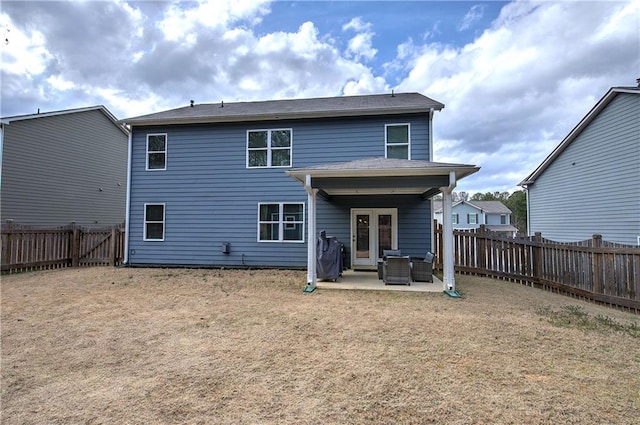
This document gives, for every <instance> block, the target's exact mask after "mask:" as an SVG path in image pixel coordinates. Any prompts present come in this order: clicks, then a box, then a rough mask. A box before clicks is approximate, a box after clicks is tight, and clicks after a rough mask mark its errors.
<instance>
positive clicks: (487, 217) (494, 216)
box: [433, 201, 518, 237]
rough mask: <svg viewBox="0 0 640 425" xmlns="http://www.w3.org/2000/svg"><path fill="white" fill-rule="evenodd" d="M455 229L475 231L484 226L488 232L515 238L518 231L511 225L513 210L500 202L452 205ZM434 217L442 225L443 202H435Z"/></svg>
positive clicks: (466, 202) (469, 202) (457, 203)
mask: <svg viewBox="0 0 640 425" xmlns="http://www.w3.org/2000/svg"><path fill="white" fill-rule="evenodd" d="M451 209H452V211H453V212H452V220H453V228H454V229H457V230H474V229H477V228H479V227H480V226H481V225H484V226H485V228H486V229H487V230H490V231H492V232H498V233H503V234H504V235H506V236H509V237H515V236H516V234H517V233H518V229H517V228H516V227H514V226H512V225H511V210H510V209H509V208H507V206H506V205H505V204H503V203H502V202H500V201H460V202H456V203H454V204H453V205H452V207H451ZM433 216H434V218H435V220H436V221H437V222H438V224H442V202H441V201H434V202H433Z"/></svg>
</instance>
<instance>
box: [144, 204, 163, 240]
mask: <svg viewBox="0 0 640 425" xmlns="http://www.w3.org/2000/svg"><path fill="white" fill-rule="evenodd" d="M144 240H145V241H163V240H164V204H144Z"/></svg>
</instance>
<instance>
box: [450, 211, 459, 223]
mask: <svg viewBox="0 0 640 425" xmlns="http://www.w3.org/2000/svg"><path fill="white" fill-rule="evenodd" d="M458 222H459V218H458V214H457V213H453V215H452V216H451V223H452V224H458Z"/></svg>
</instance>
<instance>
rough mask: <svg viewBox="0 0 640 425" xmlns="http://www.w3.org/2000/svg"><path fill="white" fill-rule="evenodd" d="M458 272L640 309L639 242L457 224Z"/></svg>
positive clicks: (438, 238) (438, 228) (438, 234)
mask: <svg viewBox="0 0 640 425" xmlns="http://www.w3.org/2000/svg"><path fill="white" fill-rule="evenodd" d="M434 229H435V232H434V233H435V250H436V252H437V253H438V255H437V260H436V264H435V266H436V268H441V267H442V266H441V261H442V225H439V224H437V223H434ZM453 240H454V267H455V270H456V271H457V272H460V273H467V274H476V275H482V276H491V277H496V278H500V279H506V280H511V281H516V282H520V283H524V284H528V285H532V286H538V287H542V288H545V289H548V290H551V291H555V292H561V293H565V294H568V295H571V296H575V297H579V298H585V299H589V300H592V301H596V302H601V303H604V304H610V305H613V306H616V307H620V308H623V309H628V310H631V311H634V312H636V313H640V247H633V246H625V245H621V244H616V243H612V242H607V241H603V240H602V237H601V236H599V235H594V236H593V238H592V239H590V240H587V241H580V242H572V243H561V242H555V241H551V240H548V239H544V238H543V237H542V235H541V234H539V233H537V234H536V235H535V236H533V237H528V238H510V237H506V236H503V235H500V234H498V233H494V232H490V231H488V230H487V229H486V228H485V227H484V226H481V227H480V228H479V229H476V230H454V232H453Z"/></svg>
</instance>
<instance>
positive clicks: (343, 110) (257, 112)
mask: <svg viewBox="0 0 640 425" xmlns="http://www.w3.org/2000/svg"><path fill="white" fill-rule="evenodd" d="M442 108H444V105H443V104H442V103H440V102H438V101H435V100H433V99H430V98H428V97H426V96H424V95H422V94H420V93H396V94H377V95H363V96H339V97H322V98H313V99H289V100H269V101H260V102H233V103H225V102H220V103H215V104H212V103H207V104H192V105H191V106H185V107H182V108H177V109H171V110H168V111H163V112H158V113H154V114H148V115H141V116H138V117H132V118H127V119H124V120H122V121H121V122H124V123H127V124H130V125H160V124H191V123H211V122H239V121H264V120H281V119H300V118H327V117H352V116H367V115H384V114H398V113H418V112H431V111H434V110H438V111H439V110H441V109H442Z"/></svg>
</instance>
